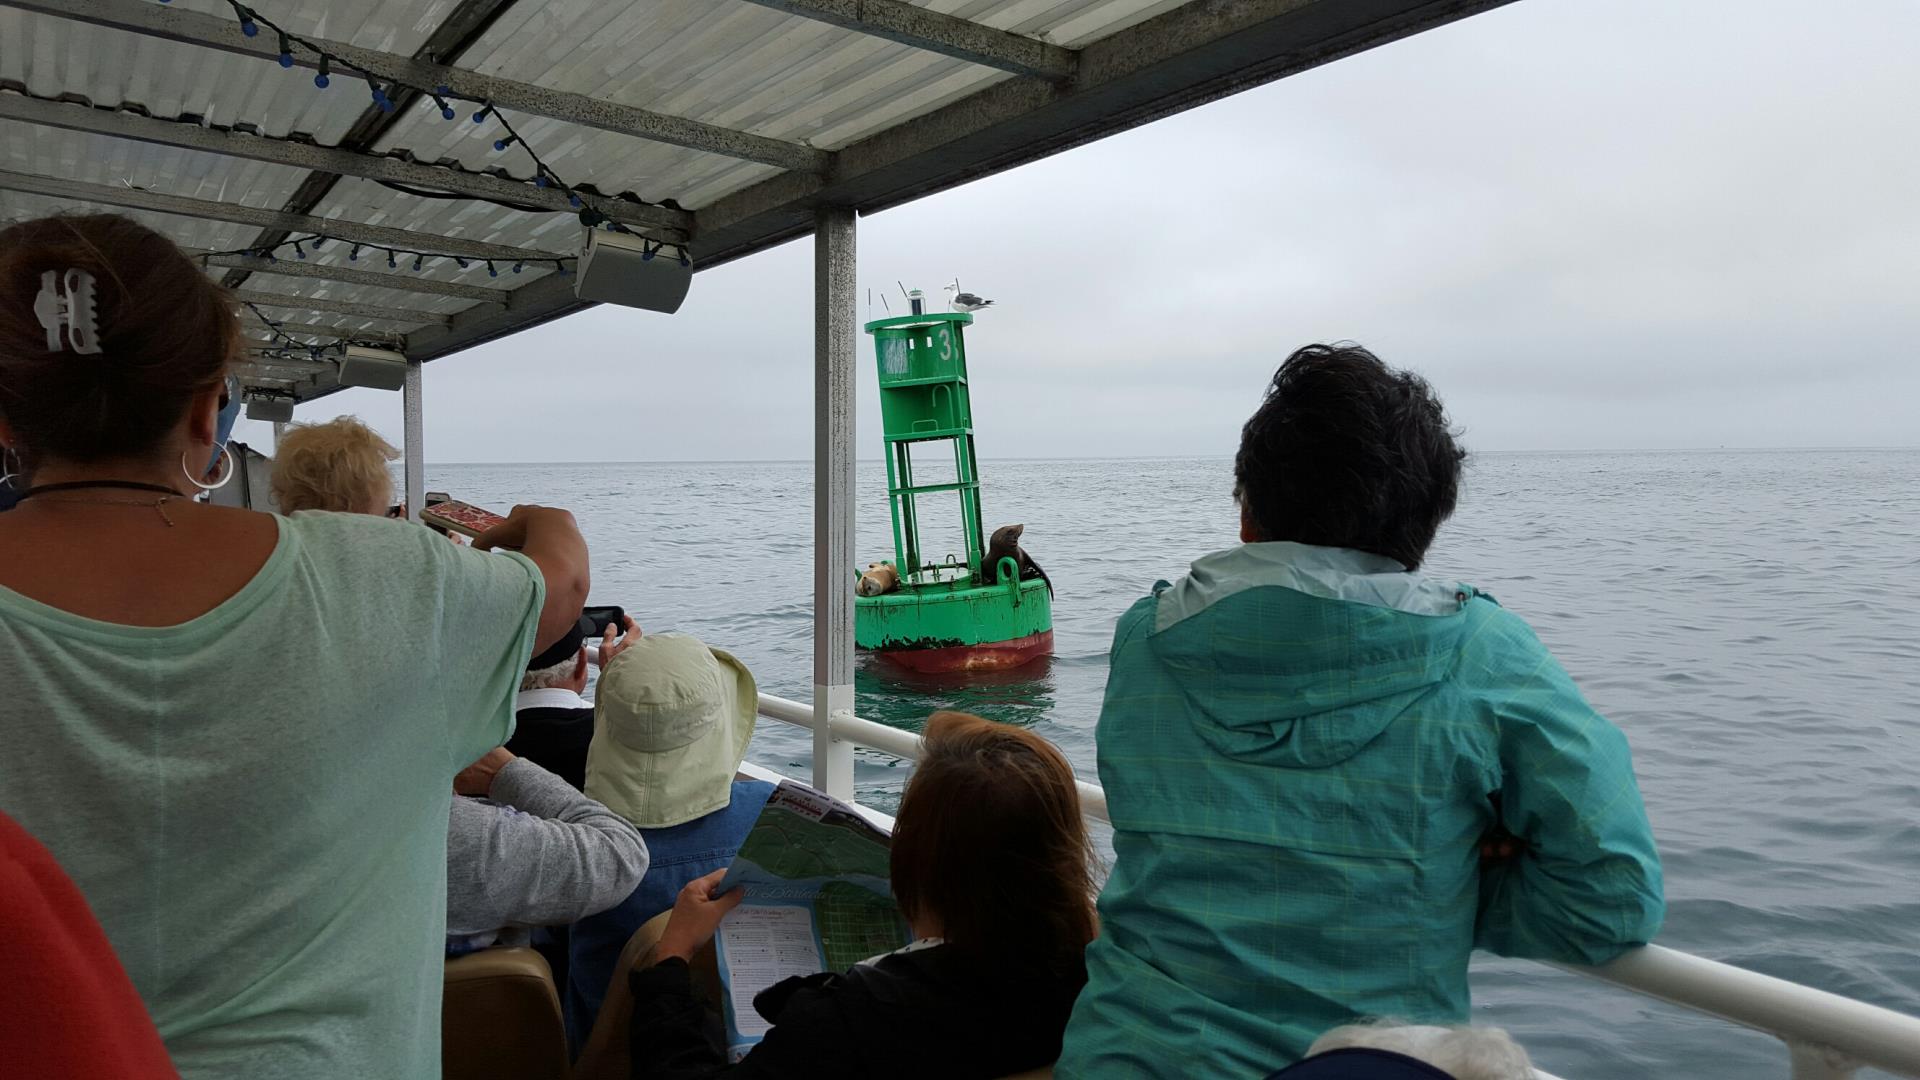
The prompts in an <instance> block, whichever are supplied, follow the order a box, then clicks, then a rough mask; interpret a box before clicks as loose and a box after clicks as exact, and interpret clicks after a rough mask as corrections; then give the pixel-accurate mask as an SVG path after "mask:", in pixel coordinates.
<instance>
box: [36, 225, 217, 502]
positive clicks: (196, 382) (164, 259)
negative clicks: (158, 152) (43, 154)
mask: <svg viewBox="0 0 1920 1080" xmlns="http://www.w3.org/2000/svg"><path fill="white" fill-rule="evenodd" d="M48 270H53V271H57V272H59V273H62V274H64V273H65V272H66V271H68V270H85V271H87V272H88V273H90V274H92V275H93V279H94V310H95V313H96V316H97V318H96V322H97V325H98V328H99V342H100V348H101V351H100V352H99V353H98V354H97V355H94V354H88V355H82V354H80V353H76V352H74V351H73V350H72V349H71V348H63V349H62V350H61V351H57V352H56V351H49V350H48V349H47V332H46V328H45V327H43V326H42V325H41V324H40V320H39V318H38V317H37V316H36V315H35V314H34V310H33V305H34V301H35V299H36V298H37V297H38V296H39V294H40V278H41V275H42V274H43V273H45V272H46V271H48ZM62 345H63V346H65V345H66V341H65V339H64V338H63V339H62ZM239 346H240V322H239V319H238V318H236V317H235V315H234V309H233V300H232V298H231V297H230V296H229V295H228V293H227V291H226V290H225V289H224V288H222V287H220V285H218V284H216V283H215V282H214V281H213V280H211V279H210V278H208V277H207V275H206V274H205V273H203V272H202V271H201V270H200V269H199V268H198V267H196V266H194V264H193V262H192V260H190V259H188V258H187V257H186V255H185V254H183V253H182V252H181V251H180V249H179V248H177V247H175V246H174V244H173V242H172V241H171V240H168V239H167V238H166V237H164V236H162V235H160V234H159V233H157V232H154V231H153V230H152V229H149V228H147V227H146V226H144V225H141V224H139V223H138V222H136V221H133V220H132V219H130V218H126V217H122V216H120V215H119V214H58V215H54V216H52V217H43V218H35V219H34V220H31V221H23V222H20V223H18V224H16V225H12V226H9V227H8V228H6V229H5V230H0V415H4V416H5V417H6V419H7V423H9V424H11V425H12V426H13V433H14V439H15V441H16V443H17V444H18V445H16V446H15V447H14V449H15V450H16V451H18V452H19V453H20V454H21V455H22V457H23V458H25V459H26V460H27V461H28V462H29V464H31V462H33V461H37V460H43V459H45V458H49V457H51V458H58V459H61V460H64V461H76V462H85V461H103V460H110V459H113V458H124V457H137V456H139V455H141V454H144V453H148V452H150V451H152V450H153V449H154V448H155V447H156V446H157V445H158V444H159V443H160V441H161V440H162V439H164V438H165V437H166V436H167V434H168V432H170V431H172V430H173V428H174V426H175V425H176V424H178V423H179V422H180V418H181V416H182V415H184V414H185V413H186V410H187V405H188V403H189V402H190V401H191V400H192V398H193V395H195V394H196V393H200V392H202V391H204V390H206V389H207V388H209V387H211V386H214V385H217V384H218V383H219V382H220V381H221V380H222V379H224V378H225V377H226V374H227V368H228V365H229V364H230V363H231V362H232V359H233V357H234V356H235V355H236V354H237V353H238V351H239Z"/></svg>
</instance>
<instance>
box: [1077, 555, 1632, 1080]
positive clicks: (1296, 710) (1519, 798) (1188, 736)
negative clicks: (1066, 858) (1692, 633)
mask: <svg viewBox="0 0 1920 1080" xmlns="http://www.w3.org/2000/svg"><path fill="white" fill-rule="evenodd" d="M1111 662H1112V672H1111V674H1110V676H1109V678H1108V682H1107V692H1106V702H1105V705H1104V707H1103V708H1102V710H1101V713H1100V726H1099V732H1098V737H1099V762H1100V781H1101V783H1102V784H1103V785H1105V787H1106V792H1107V800H1108V805H1109V808H1110V809H1111V811H1112V817H1113V826H1114V830H1115V831H1114V845H1113V846H1114V866H1113V874H1112V877H1111V878H1110V879H1109V880H1108V882H1107V886H1106V889H1105V891H1104V892H1102V893H1101V896H1100V920H1101V922H1100V937H1099V938H1098V940H1096V941H1094V943H1093V944H1092V945H1091V946H1090V947H1089V948H1088V950H1087V971H1088V983H1087V988H1086V990H1085V992H1084V993H1082V995H1081V997H1080V999H1079V1002H1078V1003H1077V1004H1076V1006H1075V1008H1074V1013H1073V1020H1072V1023H1070V1024H1069V1025H1068V1028H1067V1036H1066V1047H1065V1051H1064V1053H1063V1054H1062V1055H1061V1059H1060V1064H1059V1067H1058V1069H1057V1071H1056V1075H1057V1076H1060V1077H1077V1078H1088V1080H1113V1078H1120V1077H1176V1076H1177V1077H1189V1076H1208V1077H1243V1076H1244V1077H1262V1076H1266V1075H1267V1074H1268V1073H1270V1072H1272V1071H1273V1070H1275V1069H1278V1068H1280V1067H1281V1066H1284V1065H1287V1064H1289V1063H1291V1062H1292V1061H1294V1060H1295V1059H1297V1058H1299V1057H1300V1056H1301V1055H1302V1054H1303V1053H1305V1051H1306V1049H1307V1046H1308V1045H1309V1044H1310V1043H1311V1042H1312V1041H1313V1040H1314V1038H1315V1037H1316V1036H1318V1035H1320V1034H1321V1033H1322V1032H1324V1031H1325V1030H1327V1029H1328V1028H1331V1027H1334V1026H1336V1025H1339V1024H1343V1023H1348V1022H1351V1021H1353V1020H1355V1019H1356V1018H1360V1017H1376V1016H1392V1017H1397V1018H1400V1019H1403V1020H1412V1021H1427V1022H1440V1023H1460V1022H1464V1021H1466V1020H1467V1018H1468V1016H1467V1011H1468V1004H1469V1001H1468V992H1467V957H1468V954H1469V953H1471V952H1472V950H1473V949H1474V948H1475V947H1476V946H1478V947H1480V948H1485V949H1490V950H1492V951H1494V952H1496V953H1500V954H1502V955H1506V956H1519V957H1532V958H1536V959H1542V960H1557V961H1563V962H1568V963H1576V964H1596V963H1599V962H1601V961H1604V960H1607V959H1610V958H1612V957H1614V956H1616V955H1618V954H1619V953H1620V952H1621V951H1623V950H1624V949H1626V948H1628V947H1630V946H1633V945H1639V944H1644V943H1645V942H1646V941H1648V940H1649V939H1651V938H1652V937H1653V935H1654V933H1655V932H1656V931H1658V930H1659V929H1660V920H1661V917H1662V915H1663V914H1664V911H1665V903H1664V900H1663V898H1662V894H1661V884H1660V860H1659V856H1658V855H1657V854H1656V852H1655V850H1654V843H1653V835H1652V833H1651V831H1650V830H1649V828H1648V825H1647V815H1646V810H1645V808H1644V807H1643V806H1642V805H1641V801H1640V791H1639V788H1638V786H1637V785H1636V784H1635V782H1634V777H1633V766H1632V763H1631V762H1630V760H1629V758H1628V753H1627V740H1626V737H1625V736H1623V735H1622V734H1621V733H1620V731H1619V729H1617V728H1615V727H1614V726H1613V725H1612V724H1610V723H1608V722H1607V720H1606V719H1605V718H1604V717H1602V716H1601V715H1600V714H1599V713H1597V712H1595V711H1594V710H1593V707H1592V706H1590V705H1588V704H1587V702H1586V700H1585V699H1584V698H1582V697H1581V696H1580V691H1579V690H1578V689H1577V688H1576V687H1575V686H1574V684H1573V680H1572V679H1570V678H1568V676H1567V673H1566V672H1565V671H1563V670H1562V669H1561V667H1560V665H1559V664H1558V663H1556V662H1554V659H1553V657H1552V655H1551V654H1549V653H1548V652H1547V650H1546V648H1545V647H1544V646H1542V645H1541V644H1540V641H1539V639H1538V638H1536V637H1534V635H1533V631H1532V630H1531V629H1529V628H1528V626H1527V624H1526V623H1525V622H1523V621H1521V619H1520V618H1519V617H1517V616H1515V615H1512V614H1510V613H1508V612H1507V611H1505V610H1504V609H1502V608H1501V607H1500V606H1499V605H1498V604H1497V603H1495V602H1494V600H1493V598H1492V597H1490V596H1488V595H1486V594H1485V593H1481V592H1478V591H1476V590H1474V589H1473V588H1471V587H1469V586H1464V585H1462V586H1455V585H1445V584H1441V583H1438V582H1433V581H1428V580H1426V579H1423V578H1421V577H1418V576H1417V575H1414V574H1410V573H1407V572H1405V571H1403V570H1402V568H1401V567H1400V565H1399V564H1398V563H1396V562H1394V561H1392V560H1390V559H1385V558H1381V557H1380V556H1376V555H1369V554H1366V553H1363V552H1357V551H1347V550H1341V549H1335V548H1319V547H1309V546H1306V545H1303V544H1292V543H1269V544H1249V545H1245V546H1242V547H1239V548H1235V549H1233V550H1230V551H1224V552H1220V553H1218V554H1214V555H1209V556H1207V557H1206V558H1203V559H1201V560H1199V561H1198V562H1196V563H1194V564H1193V569H1192V572H1191V573H1190V574H1189V575H1188V576H1186V577H1184V578H1182V579H1181V580H1180V581H1178V582H1176V583H1175V584H1172V585H1168V584H1167V583H1166V582H1164V581H1163V582H1161V583H1159V584H1158V585H1157V586H1155V588H1154V594H1153V595H1152V596H1149V597H1147V598H1145V599H1143V600H1141V601H1139V602H1138V603H1136V604H1134V605H1133V607H1132V608H1131V609H1130V610H1129V611H1128V612H1127V613H1126V615H1125V616H1123V617H1122V618H1121V620H1120V624H1119V627H1118V629H1117V630H1116V631H1115V634H1114V641H1113V652H1112V657H1111ZM1496 824H1497V825H1502V826H1504V827H1505V828H1506V829H1507V830H1508V831H1510V832H1511V833H1513V834H1514V835H1515V836H1517V837H1520V838H1522V839H1523V840H1524V842H1525V849H1524V852H1523V853H1522V854H1520V855H1519V856H1518V857H1517V858H1515V859H1513V860H1512V861H1511V862H1509V863H1506V864H1502V865H1498V866H1494V867H1490V868H1487V869H1483V868H1482V866H1481V864H1480V858H1479V843H1480V840H1481V838H1482V837H1483V836H1485V835H1486V834H1487V833H1488V831H1489V830H1491V829H1493V828H1494V826H1495V825H1496Z"/></svg>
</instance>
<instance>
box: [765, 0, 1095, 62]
mask: <svg viewBox="0 0 1920 1080" xmlns="http://www.w3.org/2000/svg"><path fill="white" fill-rule="evenodd" d="M749 2H750V3H755V4H759V5H760V6H761V7H769V8H773V9H774V10H775V11H784V12H786V13H787V14H789V15H799V16H801V17H802V18H807V19H814V20H817V21H819V22H824V23H831V24H833V25H834V26H838V27H840V28H841V29H844V30H852V31H854V32H856V33H861V34H867V35H870V36H872V37H878V38H885V39H886V40H888V41H897V42H899V43H900V44H902V45H911V46H913V47H914V48H916V49H925V50H927V51H928V52H937V53H940V54H942V55H944V56H951V57H955V58H957V59H960V60H965V61H967V62H968V63H973V64H980V65H982V66H985V67H990V68H998V69H1000V70H1001V71H1011V72H1013V73H1014V74H1015V75H1032V76H1034V77H1036V78H1041V79H1049V80H1052V81H1055V82H1062V81H1065V80H1067V79H1071V78H1073V74H1074V69H1075V67H1076V63H1077V60H1078V57H1077V55H1076V54H1075V52H1074V51H1073V50H1072V49H1068V48H1063V47H1061V46H1059V45H1054V44H1052V43H1050V42H1046V41H1041V40H1039V39H1038V38H1030V37H1027V36H1025V35H1023V34H1015V33H1011V32H1009V31H1006V30H996V29H994V28H993V27H991V26H985V25H982V24H980V23H977V22H974V21H972V20H971V19H962V18H959V17H958V16H954V15H945V14H942V13H940V12H938V11H933V10H930V9H928V8H923V7H917V6H915V5H913V4H908V3H902V2H901V0H749Z"/></svg>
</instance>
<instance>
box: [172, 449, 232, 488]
mask: <svg viewBox="0 0 1920 1080" xmlns="http://www.w3.org/2000/svg"><path fill="white" fill-rule="evenodd" d="M191 453H193V451H191V450H184V451H181V454H180V471H181V472H183V473H186V474H187V483H189V484H192V485H193V486H194V487H197V488H199V489H200V490H201V491H219V490H220V489H221V488H223V487H226V486H227V483H228V482H229V481H231V480H232V479H233V474H234V473H237V472H239V471H240V467H239V465H238V464H236V463H235V462H234V460H233V451H231V450H229V449H227V447H226V444H225V443H222V444H221V446H220V456H221V457H223V458H226V459H227V467H226V470H225V471H224V472H222V473H221V474H220V479H219V480H216V481H214V482H213V483H211V484H207V483H202V482H201V480H200V478H199V477H197V476H195V475H193V470H192V469H191V468H189V467H188V466H187V455H188V454H191Z"/></svg>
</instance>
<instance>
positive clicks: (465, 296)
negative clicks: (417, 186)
mask: <svg viewBox="0 0 1920 1080" xmlns="http://www.w3.org/2000/svg"><path fill="white" fill-rule="evenodd" d="M187 254H189V255H193V256H194V260H195V261H196V262H199V263H201V264H202V265H205V266H226V267H233V268H234V269H237V270H251V271H252V272H254V273H256V274H278V275H280V276H281V277H297V278H314V279H318V280H321V281H344V282H348V283H350V284H353V285H371V286H373V287H375V288H380V289H397V290H399V291H400V292H411V293H422V294H425V295H427V296H453V297H458V298H460V299H462V300H478V301H480V302H481V303H486V304H504V303H506V302H507V297H508V291H507V290H506V289H484V288H481V287H480V286H478V285H462V284H460V283H458V282H453V281H439V280H436V279H434V278H428V277H421V276H420V275H418V274H407V273H400V272H392V273H385V274H382V273H380V272H378V271H375V270H353V269H349V268H348V267H345V266H334V265H331V264H329V263H323V262H316V261H314V260H312V259H307V260H303V261H296V260H293V259H262V258H258V257H256V256H253V255H208V256H206V257H204V258H202V257H201V256H199V255H196V254H195V253H193V252H191V251H190V252H188V253H187ZM494 261H495V262H502V261H505V260H499V259H496V260H494Z"/></svg>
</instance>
